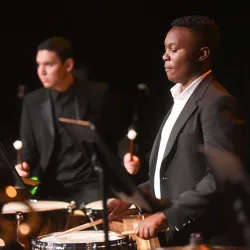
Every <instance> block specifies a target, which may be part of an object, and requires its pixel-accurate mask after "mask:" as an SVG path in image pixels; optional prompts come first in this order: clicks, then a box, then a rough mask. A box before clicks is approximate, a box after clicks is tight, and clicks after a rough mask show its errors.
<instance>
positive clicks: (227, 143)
mask: <svg viewBox="0 0 250 250" xmlns="http://www.w3.org/2000/svg"><path fill="white" fill-rule="evenodd" d="M219 39H220V38H219V28H218V25H217V24H216V23H215V22H214V21H213V20H210V19H209V18H207V17H203V16H186V17H181V18H178V19H176V20H175V21H173V22H172V28H171V29H170V30H169V32H168V33H167V35H166V38H165V41H164V46H165V52H164V54H163V61H164V68H165V72H166V74H167V77H168V79H169V80H170V81H171V82H173V83H175V84H176V85H175V86H174V87H172V88H171V94H172V96H173V100H174V104H173V106H172V108H171V109H170V111H169V112H168V114H167V115H166V117H165V119H164V121H163V123H162V126H161V128H160V130H159V132H158V135H157V136H156V139H155V142H154V145H153V148H152V151H151V156H150V161H149V181H148V182H146V183H143V184H141V188H143V189H144V190H148V191H150V192H151V193H152V194H154V195H155V196H156V198H158V199H166V200H169V202H170V203H169V206H168V207H166V208H165V209H164V210H162V211H159V212H157V213H155V214H153V215H151V216H149V217H147V218H146V219H145V220H144V221H142V222H141V223H140V224H139V226H138V227H137V228H136V230H135V232H136V234H137V235H138V236H139V237H141V238H144V239H149V238H150V237H153V236H154V235H155V234H156V232H157V231H158V230H160V229H162V228H165V229H167V228H168V229H169V231H168V232H167V233H166V239H167V245H168V246H171V245H175V246H176V245H177V246H180V245H185V244H188V243H189V238H190V235H191V233H196V232H198V233H201V234H202V235H203V237H204V239H205V242H209V243H211V244H222V245H226V244H229V245H234V244H235V245H237V244H240V243H241V244H243V241H241V242H239V241H238V240H239V238H238V236H239V234H240V233H239V232H240V231H237V230H235V231H233V232H234V233H233V234H231V235H230V236H229V232H228V229H230V230H231V229H236V228H235V227H234V224H233V223H234V222H235V220H231V219H230V218H229V217H227V218H226V215H227V213H231V212H230V211H229V210H230V208H227V209H225V210H223V204H225V203H223V204H221V203H222V199H221V196H220V192H219V188H218V183H217V181H216V178H215V176H214V174H213V171H212V168H211V165H210V164H209V162H208V161H207V159H206V157H205V155H204V154H203V153H202V152H201V151H200V148H202V147H207V146H212V147H216V148H218V149H221V150H227V151H230V152H233V153H234V154H235V155H236V156H238V157H240V159H242V158H241V153H242V152H244V150H243V149H242V146H244V143H243V142H242V141H243V140H242V139H243V137H242V135H241V132H242V131H243V130H242V125H243V122H242V119H243V118H242V111H241V108H240V105H239V103H238V102H237V100H236V99H235V98H234V97H233V96H231V95H230V94H229V93H228V92H227V91H226V90H225V89H224V88H223V87H222V85H220V83H219V82H218V81H217V80H216V78H215V76H214V74H213V71H212V61H213V60H214V59H215V55H216V52H217V49H218V46H219ZM124 165H125V167H126V168H127V169H128V171H129V172H130V174H134V173H136V171H137V169H138V168H139V167H140V166H139V158H138V157H137V156H133V158H132V160H130V154H129V153H128V154H126V155H125V157H124ZM127 207H128V205H127V204H125V203H124V202H122V201H120V200H115V201H113V202H112V203H109V213H110V219H115V218H116V217H117V215H119V214H120V213H121V212H122V211H123V210H125V209H126V208H127ZM222 215H224V217H223V216H222ZM225 218H226V219H225ZM225 222H227V223H228V224H226V223H225ZM230 223H232V224H231V225H230ZM228 236H229V237H228ZM241 236H242V235H241Z"/></svg>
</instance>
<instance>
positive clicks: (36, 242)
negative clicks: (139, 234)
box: [31, 230, 136, 250]
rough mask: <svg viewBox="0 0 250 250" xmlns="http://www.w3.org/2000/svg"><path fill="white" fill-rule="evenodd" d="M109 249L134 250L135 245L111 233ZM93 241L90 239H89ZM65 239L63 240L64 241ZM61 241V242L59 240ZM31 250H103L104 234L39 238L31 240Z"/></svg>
mask: <svg viewBox="0 0 250 250" xmlns="http://www.w3.org/2000/svg"><path fill="white" fill-rule="evenodd" d="M100 234H103V237H102V238H103V239H100V237H99V236H100ZM110 234H111V238H109V248H110V249H111V250H116V249H124V250H136V243H135V242H134V241H132V240H130V239H129V238H128V237H127V236H117V237H115V238H114V235H113V236H112V234H113V232H110V233H109V237H110ZM91 237H92V238H93V239H90V238H91ZM64 238H65V240H64ZM61 239H62V240H61ZM31 247H32V248H31V249H32V250H48V249H49V250H59V249H60V250H63V249H67V250H82V249H84V250H87V249H104V248H105V241H104V232H103V231H101V230H99V231H94V230H93V231H92V230H89V231H78V232H74V233H69V234H65V235H63V236H62V237H61V236H59V238H54V239H53V238H52V239H50V238H48V237H45V238H44V237H43V236H40V237H38V238H33V239H32V241H31Z"/></svg>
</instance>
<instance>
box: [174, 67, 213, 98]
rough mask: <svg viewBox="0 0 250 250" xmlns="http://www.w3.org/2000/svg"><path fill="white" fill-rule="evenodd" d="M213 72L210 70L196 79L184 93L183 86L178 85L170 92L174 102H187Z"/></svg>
mask: <svg viewBox="0 0 250 250" xmlns="http://www.w3.org/2000/svg"><path fill="white" fill-rule="evenodd" d="M211 72H212V70H209V71H207V72H205V73H204V74H202V75H201V76H199V77H198V78H197V79H195V80H194V81H193V82H192V83H191V84H190V85H189V86H188V87H187V88H186V89H184V91H182V87H183V85H182V84H181V83H176V84H175V85H174V86H173V87H172V88H171V89H170V92H171V94H172V97H173V99H174V100H187V99H188V98H189V97H190V96H191V94H192V93H193V91H194V90H195V88H196V87H197V86H198V85H199V83H200V82H201V81H202V80H203V79H204V78H205V77H206V76H207V75H208V74H209V73H211Z"/></svg>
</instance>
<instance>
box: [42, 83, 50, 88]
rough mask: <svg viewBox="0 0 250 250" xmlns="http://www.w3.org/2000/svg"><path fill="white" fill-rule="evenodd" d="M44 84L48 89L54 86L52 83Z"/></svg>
mask: <svg viewBox="0 0 250 250" xmlns="http://www.w3.org/2000/svg"><path fill="white" fill-rule="evenodd" d="M42 84H43V87H44V88H46V89H50V88H52V84H51V83H47V82H43V83H42Z"/></svg>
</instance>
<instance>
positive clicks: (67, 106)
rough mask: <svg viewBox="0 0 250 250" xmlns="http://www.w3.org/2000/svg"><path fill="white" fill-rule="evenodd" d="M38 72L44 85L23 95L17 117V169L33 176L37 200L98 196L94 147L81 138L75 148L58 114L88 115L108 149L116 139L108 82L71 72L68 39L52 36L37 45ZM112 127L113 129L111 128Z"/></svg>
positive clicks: (87, 199)
mask: <svg viewBox="0 0 250 250" xmlns="http://www.w3.org/2000/svg"><path fill="white" fill-rule="evenodd" d="M36 61H37V73H38V76H39V79H40V81H41V82H42V84H43V87H42V88H40V89H38V90H35V91H33V92H32V93H29V94H27V95H26V96H25V98H24V100H23V109H22V116H21V128H20V134H21V141H22V144H23V147H22V155H23V162H22V164H17V165H16V169H17V171H18V173H19V175H21V176H23V177H32V176H37V177H38V178H39V181H40V182H41V185H40V186H39V187H38V190H37V194H36V197H37V198H39V199H50V200H63V201H68V202H70V201H75V202H76V204H77V205H79V204H81V203H82V202H84V203H85V204H87V203H90V202H93V201H97V200H100V199H102V197H101V190H100V182H99V179H98V175H97V173H96V172H95V170H94V166H93V164H92V162H91V157H92V154H93V151H92V150H91V147H90V146H89V145H88V144H87V143H86V142H82V145H83V147H84V150H85V152H81V151H79V148H78V147H77V146H76V144H75V142H74V141H72V140H71V138H70V137H69V136H68V134H67V133H66V131H65V130H64V129H63V127H62V125H61V124H60V122H59V121H58V118H59V117H65V118H70V119H77V120H87V121H90V122H92V123H93V124H95V126H96V127H97V129H98V132H99V134H100V135H101V136H102V137H103V139H104V140H105V142H106V143H107V144H108V146H109V147H110V148H112V150H115V145H116V141H117V140H118V137H119V136H118V132H117V131H118V130H119V128H120V127H119V126H118V125H117V124H118V122H119V120H120V119H119V118H117V115H118V113H115V112H113V110H114V109H115V108H116V107H117V104H114V103H113V100H114V99H113V98H112V96H111V95H110V91H109V86H108V85H107V84H105V83H100V82H89V81H81V80H78V79H76V78H75V77H74V75H73V73H72V70H73V68H74V60H73V53H72V45H71V43H70V42H69V41H68V40H66V39H65V38H62V37H53V38H51V39H48V40H46V41H44V42H43V43H41V44H40V45H39V46H38V49H37V56H36ZM116 132H117V133H116Z"/></svg>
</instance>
